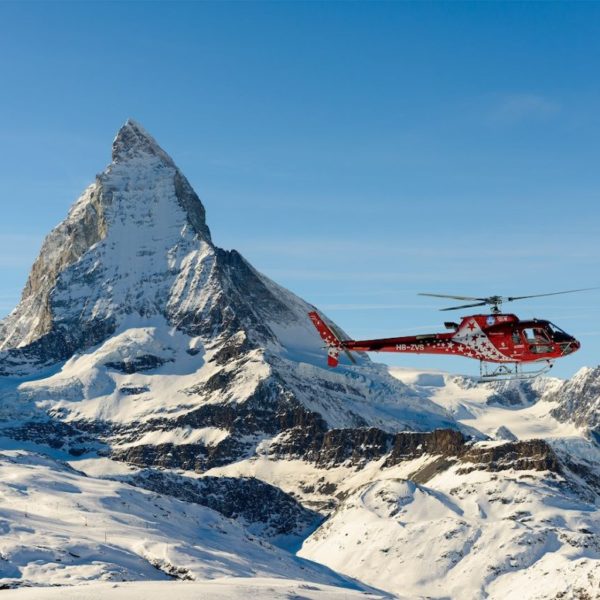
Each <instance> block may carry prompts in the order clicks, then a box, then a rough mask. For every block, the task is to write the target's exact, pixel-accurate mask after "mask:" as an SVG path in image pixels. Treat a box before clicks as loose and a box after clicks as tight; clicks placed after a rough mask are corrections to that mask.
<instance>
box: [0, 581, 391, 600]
mask: <svg viewBox="0 0 600 600" xmlns="http://www.w3.org/2000/svg"><path fill="white" fill-rule="evenodd" d="M3 596H4V597H5V598H7V600H12V599H13V598H14V599H15V600H55V599H60V600H104V599H105V598H106V599H107V600H163V599H164V598H167V597H169V598H176V599H177V600H199V599H204V598H210V600H246V599H247V598H249V597H253V598H260V599H261V600H292V599H295V600H300V599H303V600H380V599H383V598H389V596H388V595H387V594H378V593H373V592H359V591H354V590H349V589H345V588H344V589H340V588H337V587H333V586H328V585H323V584H315V583H306V582H305V581H294V580H292V579H268V578H265V577H253V578H251V579H247V578H244V577H236V578H227V577H223V578H219V579H216V580H213V581H202V582H177V583H172V582H165V581H161V582H152V583H148V582H136V583H118V584H117V583H93V584H89V585H85V586H78V587H71V588H64V587H62V588H58V589H57V588H34V589H23V588H21V589H19V590H10V591H4V592H3Z"/></svg>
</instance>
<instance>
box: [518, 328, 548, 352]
mask: <svg viewBox="0 0 600 600" xmlns="http://www.w3.org/2000/svg"><path fill="white" fill-rule="evenodd" d="M523 334H524V335H525V339H526V340H527V345H528V346H529V350H530V352H533V353H534V354H545V353H546V352H552V346H551V345H550V338H549V337H548V334H547V333H546V330H545V329H544V328H543V327H527V328H526V329H523Z"/></svg>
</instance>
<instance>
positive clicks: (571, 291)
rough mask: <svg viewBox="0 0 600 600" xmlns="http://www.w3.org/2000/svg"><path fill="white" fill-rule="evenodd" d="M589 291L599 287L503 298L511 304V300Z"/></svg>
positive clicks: (599, 288)
mask: <svg viewBox="0 0 600 600" xmlns="http://www.w3.org/2000/svg"><path fill="white" fill-rule="evenodd" d="M590 290H600V287H591V288H581V289H579V290H566V291H564V292H551V293H550V294H533V295H532V296H508V298H505V299H504V300H505V302H512V301H513V300H524V299H525V298H541V297H542V296H558V295H559V294H574V293H575V292H588V291H590Z"/></svg>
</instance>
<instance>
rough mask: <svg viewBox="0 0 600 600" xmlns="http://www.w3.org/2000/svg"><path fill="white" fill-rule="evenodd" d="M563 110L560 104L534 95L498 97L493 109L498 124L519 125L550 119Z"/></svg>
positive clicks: (494, 118)
mask: <svg viewBox="0 0 600 600" xmlns="http://www.w3.org/2000/svg"><path fill="white" fill-rule="evenodd" d="M560 110H561V105H560V103H559V102H557V101H555V100H553V99H551V98H548V97H546V96H542V95H539V94H532V93H515V94H505V95H502V96H500V97H497V98H496V99H495V102H494V106H493V108H492V114H491V116H492V120H493V121H495V122H497V123H507V124H511V123H517V122H521V121H528V120H544V119H549V118H551V117H553V116H555V115H556V114H558V113H559V112H560Z"/></svg>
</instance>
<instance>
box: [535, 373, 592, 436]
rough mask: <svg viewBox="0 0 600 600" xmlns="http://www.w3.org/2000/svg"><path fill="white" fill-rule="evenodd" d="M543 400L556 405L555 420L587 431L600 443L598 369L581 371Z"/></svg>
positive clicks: (553, 412)
mask: <svg viewBox="0 0 600 600" xmlns="http://www.w3.org/2000/svg"><path fill="white" fill-rule="evenodd" d="M544 399H545V400H548V401H549V402H557V403H558V406H557V407H556V408H554V409H553V411H552V414H553V415H554V417H555V418H556V419H558V420H559V421H561V422H563V423H564V422H567V423H573V424H574V425H576V426H577V427H581V428H584V429H587V430H588V431H590V433H591V434H592V436H594V437H595V438H596V440H597V441H598V442H600V367H596V368H594V369H590V368H584V369H581V370H580V371H578V372H577V373H576V374H575V375H574V376H573V377H572V378H571V379H569V380H568V381H565V382H564V384H563V385H562V386H561V387H559V388H558V389H556V390H553V391H552V393H549V394H547V395H546V396H544Z"/></svg>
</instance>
